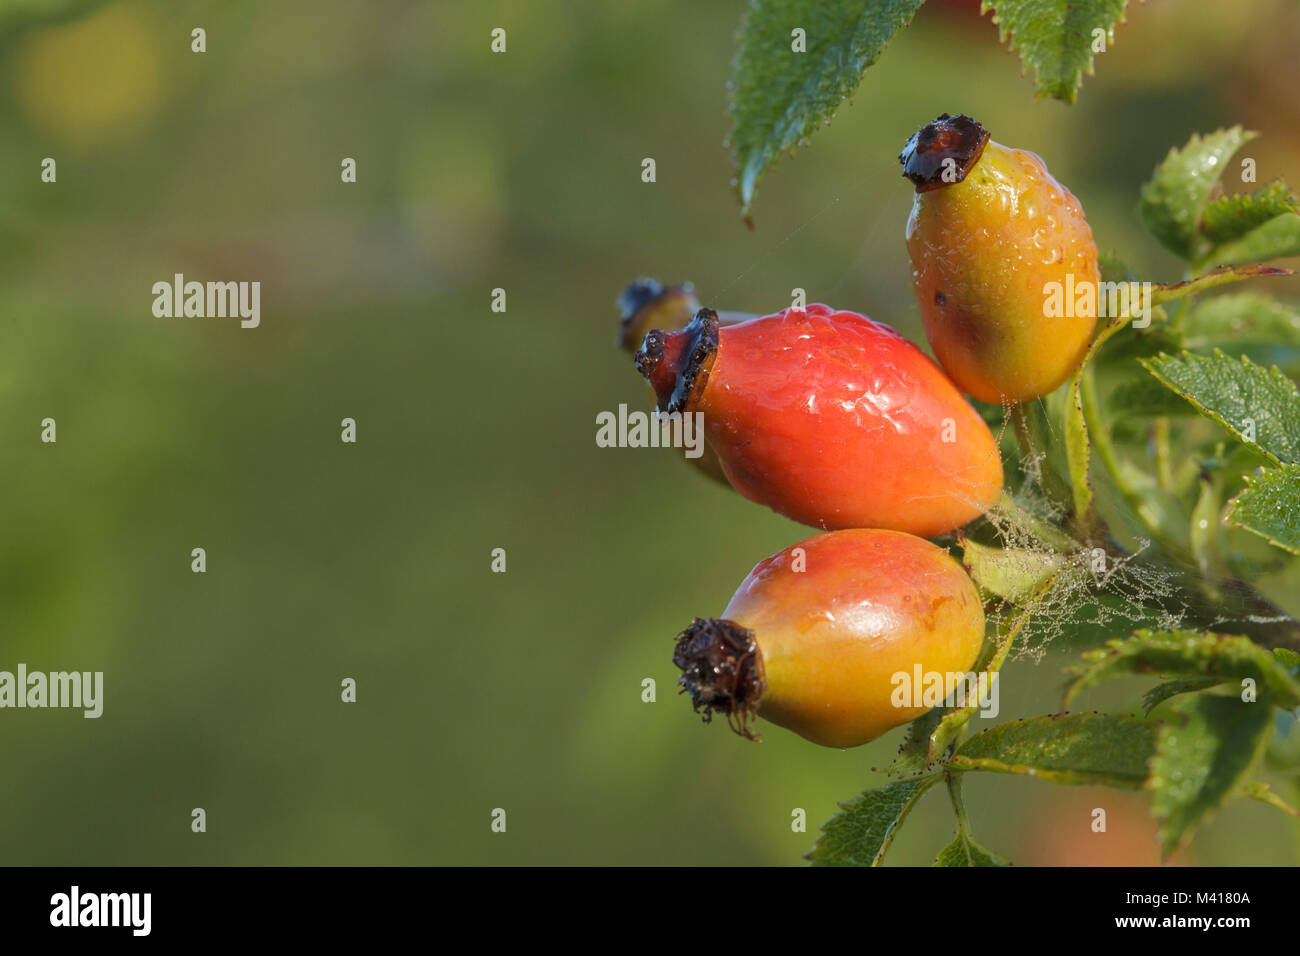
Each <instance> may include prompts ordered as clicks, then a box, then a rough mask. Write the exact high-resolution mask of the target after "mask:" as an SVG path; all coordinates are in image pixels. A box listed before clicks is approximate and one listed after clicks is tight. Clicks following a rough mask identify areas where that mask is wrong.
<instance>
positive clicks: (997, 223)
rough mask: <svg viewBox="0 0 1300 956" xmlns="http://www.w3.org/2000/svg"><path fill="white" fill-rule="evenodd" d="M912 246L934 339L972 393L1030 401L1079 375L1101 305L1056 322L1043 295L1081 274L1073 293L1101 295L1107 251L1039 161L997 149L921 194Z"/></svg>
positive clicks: (910, 224) (942, 360)
mask: <svg viewBox="0 0 1300 956" xmlns="http://www.w3.org/2000/svg"><path fill="white" fill-rule="evenodd" d="M961 119H964V117H962V118H961ZM943 121H944V118H943V117H941V118H940V120H937V121H936V123H940V122H943ZM972 122H973V121H972ZM934 125H935V124H931V126H934ZM976 125H978V124H976ZM980 129H981V131H982V127H981V128H980ZM923 132H924V131H923ZM918 135H919V134H918ZM985 136H987V134H985ZM911 145H912V144H911V143H909V146H911ZM907 155H908V153H907V151H906V150H905V151H904V157H907ZM906 237H907V250H908V253H909V254H910V256H911V259H912V281H913V287H914V289H915V292H916V298H917V304H918V305H919V307H920V311H921V320H922V322H923V324H924V326H925V334H926V337H927V338H928V339H929V341H930V346H931V348H933V349H934V354H935V357H936V358H938V360H939V364H941V365H942V366H943V367H944V370H945V371H947V373H948V374H949V375H950V376H951V377H952V380H953V381H954V382H956V383H957V385H958V386H959V387H960V388H961V389H962V390H963V391H965V392H967V393H968V394H970V395H973V396H974V397H975V398H978V399H980V400H982V401H986V402H1022V401H1026V400H1029V399H1033V398H1038V397H1040V396H1042V395H1046V394H1047V393H1049V392H1051V391H1053V390H1054V389H1056V388H1057V387H1058V386H1060V385H1061V384H1062V383H1063V382H1065V380H1066V379H1067V378H1069V376H1070V375H1071V373H1072V372H1073V371H1074V370H1075V368H1077V367H1078V365H1079V363H1080V361H1082V359H1083V354H1084V352H1085V350H1086V349H1087V347H1088V342H1089V339H1090V338H1091V337H1092V333H1093V328H1094V326H1095V324H1096V315H1097V310H1096V307H1095V296H1094V302H1093V304H1092V305H1091V306H1087V304H1086V303H1085V304H1084V307H1083V308H1079V309H1077V310H1074V309H1071V311H1077V312H1078V313H1079V314H1071V315H1066V316H1063V317H1050V318H1049V317H1047V316H1046V315H1045V314H1044V302H1045V301H1046V299H1047V293H1046V292H1045V291H1044V287H1045V286H1046V285H1047V284H1048V283H1053V282H1057V283H1061V285H1062V287H1064V286H1065V283H1066V281H1067V280H1066V276H1067V275H1070V276H1072V286H1073V288H1075V289H1078V288H1081V287H1082V286H1083V284H1084V283H1093V284H1094V288H1095V283H1097V282H1098V281H1099V279H1100V273H1099V270H1098V266H1097V246H1096V244H1095V243H1094V242H1093V238H1092V230H1091V229H1090V228H1089V226H1088V221H1087V219H1085V218H1084V214H1083V208H1082V207H1081V206H1080V205H1079V201H1078V200H1077V199H1076V198H1075V197H1074V196H1073V195H1072V194H1071V193H1070V191H1069V190H1068V189H1066V188H1065V187H1064V186H1062V185H1061V184H1060V183H1058V182H1057V181H1056V180H1055V179H1054V178H1053V177H1052V175H1051V174H1050V173H1049V172H1048V171H1047V167H1046V165H1045V164H1044V163H1043V161H1042V159H1040V158H1039V157H1038V156H1037V155H1035V154H1034V153H1031V152H1028V151H1026V150H1022V149H1009V148H1007V147H1005V146H1002V145H1000V144H998V143H995V142H993V141H991V140H989V141H987V143H986V145H984V147H983V152H982V155H980V156H979V157H978V158H977V160H976V161H975V162H974V163H973V165H972V166H971V167H970V169H969V171H968V172H966V175H965V178H964V179H962V180H961V181H960V182H955V183H951V184H946V185H941V186H940V185H936V184H934V183H932V184H931V185H930V187H929V188H925V189H923V190H922V191H918V192H917V194H916V197H915V199H914V201H913V203H912V212H911V216H910V217H909V218H908V221H907V233H906ZM1072 305H1073V304H1072Z"/></svg>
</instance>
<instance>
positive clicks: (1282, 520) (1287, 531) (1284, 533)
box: [1223, 465, 1300, 554]
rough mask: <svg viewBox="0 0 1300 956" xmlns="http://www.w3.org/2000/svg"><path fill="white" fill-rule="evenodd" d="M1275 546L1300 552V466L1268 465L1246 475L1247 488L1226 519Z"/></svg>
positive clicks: (1234, 500)
mask: <svg viewBox="0 0 1300 956" xmlns="http://www.w3.org/2000/svg"><path fill="white" fill-rule="evenodd" d="M1223 520H1224V521H1226V522H1227V523H1228V524H1230V525H1235V526H1236V527H1238V528H1241V529H1243V530H1245V531H1249V532H1250V533H1251V534H1256V535H1259V536H1260V537H1261V538H1263V539H1264V540H1265V541H1267V542H1268V543H1269V544H1271V545H1273V546H1274V547H1277V548H1281V549H1282V550H1284V551H1290V552H1291V553H1292V554H1300V465H1283V466H1282V467H1281V468H1268V469H1265V470H1263V471H1261V472H1260V473H1259V474H1257V475H1247V476H1246V487H1245V488H1244V489H1243V490H1242V491H1241V492H1240V493H1239V494H1238V495H1237V496H1236V497H1235V498H1233V499H1232V500H1231V501H1230V502H1228V513H1227V515H1226V516H1225V517H1224V519H1223Z"/></svg>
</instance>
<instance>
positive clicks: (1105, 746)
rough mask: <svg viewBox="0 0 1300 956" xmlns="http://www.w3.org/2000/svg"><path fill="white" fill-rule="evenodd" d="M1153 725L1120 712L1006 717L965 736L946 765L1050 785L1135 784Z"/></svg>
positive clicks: (1143, 776)
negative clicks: (989, 726) (1018, 775)
mask: <svg viewBox="0 0 1300 956" xmlns="http://www.w3.org/2000/svg"><path fill="white" fill-rule="evenodd" d="M1155 733H1156V728H1155V725H1153V724H1150V723H1148V722H1147V721H1145V720H1142V719H1140V718H1138V717H1132V716H1128V715H1126V714H1061V715H1058V716H1049V717H1032V718H1029V719H1028V720H1012V721H1008V722H1007V723H1005V724H998V726H996V727H993V728H990V729H989V730H985V731H983V732H981V733H978V734H976V735H975V736H974V737H971V738H970V739H969V740H967V741H966V742H965V743H964V744H962V745H961V746H960V747H959V748H958V749H957V753H956V754H955V755H954V756H953V758H952V760H951V761H950V762H949V763H948V764H947V766H948V768H949V769H950V770H985V771H991V772H994V773H1014V774H1021V775H1023V776H1026V777H1036V778H1038V779H1040V780H1048V781H1051V782H1052V783H1065V784H1078V785H1104V786H1109V787H1130V788H1137V787H1140V786H1141V785H1142V782H1143V781H1144V780H1145V779H1146V776H1147V761H1148V760H1150V758H1151V754H1152V752H1153V750H1154V747H1155Z"/></svg>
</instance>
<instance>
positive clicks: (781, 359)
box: [620, 113, 1099, 747]
mask: <svg viewBox="0 0 1300 956" xmlns="http://www.w3.org/2000/svg"><path fill="white" fill-rule="evenodd" d="M899 159H900V161H901V162H902V163H903V167H904V172H903V175H904V176H905V177H906V178H908V179H909V180H911V182H912V183H913V184H914V185H915V187H916V196H915V199H914V202H913V206H912V212H911V216H910V217H909V219H908V222H907V232H906V238H907V247H908V252H909V253H910V256H911V260H912V277H913V287H914V290H915V292H916V296H917V302H918V304H919V307H920V312H921V319H922V322H923V325H924V328H925V333H926V337H927V338H928V339H929V342H930V345H931V347H932V348H933V350H934V354H935V356H936V357H937V358H938V364H937V365H936V364H935V362H933V361H931V359H930V358H928V357H927V356H926V355H925V354H924V353H923V352H922V351H921V350H920V349H918V348H917V347H916V346H915V345H913V344H912V343H911V342H909V341H908V340H907V339H905V338H903V337H902V336H901V335H899V334H898V333H897V332H895V331H894V330H893V329H891V328H890V327H888V326H886V325H882V324H880V323H878V322H874V321H872V320H871V319H869V318H867V317H866V316H864V315H859V314H857V313H855V312H843V311H837V310H835V309H832V308H830V307H828V306H825V305H820V304H816V305H808V306H806V307H804V308H789V309H785V310H783V311H781V312H778V313H775V314H772V315H765V316H761V317H754V318H748V319H744V320H740V321H737V320H736V319H735V318H734V317H720V316H719V314H718V313H717V312H715V311H714V310H712V309H707V308H700V304H699V302H698V301H697V300H696V298H695V295H694V292H693V290H692V289H691V287H690V286H689V285H685V286H676V287H670V288H665V287H663V286H662V285H660V284H659V283H658V282H655V281H654V280H646V279H642V280H638V281H636V282H634V283H632V285H630V286H629V287H628V288H627V289H626V290H625V291H624V293H623V295H622V296H621V297H620V307H621V310H622V313H623V326H622V343H623V345H624V347H625V348H627V349H628V350H629V351H630V350H632V349H637V343H640V344H639V349H638V350H637V351H636V366H637V369H638V371H640V372H641V374H642V375H644V376H645V378H646V379H647V380H648V381H649V383H650V385H651V387H652V388H653V389H654V392H655V395H656V397H657V399H658V408H659V410H660V412H663V413H668V414H672V413H681V414H684V415H685V414H693V413H697V412H698V413H702V415H703V422H704V434H705V451H704V454H703V455H702V456H701V457H699V458H697V459H692V461H693V462H694V463H695V464H696V465H697V467H699V468H701V469H702V470H704V471H705V472H707V473H708V474H710V475H712V476H713V477H715V478H718V479H719V480H722V481H725V482H726V483H727V484H729V485H730V486H731V487H732V488H734V489H735V490H736V491H738V492H740V493H741V494H742V495H744V496H745V497H746V498H748V499H750V500H751V501H755V502H758V503H760V504H764V505H767V506H768V507H769V508H771V509H772V510H774V511H776V512H778V513H780V514H782V515H785V516H786V517H788V518H791V519H793V520H795V521H798V522H801V523H803V524H807V525H811V526H813V527H816V528H820V529H822V530H823V532H825V533H822V534H818V535H816V536H814V537H811V538H808V539H807V540H804V541H801V542H799V543H798V544H797V545H793V546H791V547H789V548H786V549H785V550H783V551H780V552H778V553H777V554H774V555H772V556H771V557H769V558H766V559H764V560H763V561H760V562H759V563H758V564H757V565H756V566H755V567H754V569H753V570H752V571H751V572H750V573H749V576H748V577H746V578H745V580H744V581H743V582H741V585H740V587H739V589H738V590H737V591H736V593H735V595H734V596H733V597H732V599H731V601H730V603H729V604H728V605H727V607H726V609H725V610H724V611H723V615H722V617H721V618H709V619H705V618H696V619H695V621H694V623H693V624H691V625H690V627H688V628H686V630H684V631H682V633H681V634H679V635H678V637H677V640H676V647H675V651H674V654H673V662H674V664H676V665H677V667H679V668H680V669H681V671H682V678H681V686H682V689H683V691H684V692H685V693H687V694H689V695H690V698H691V702H692V704H693V705H694V707H695V710H696V711H697V712H703V715H704V719H705V720H706V721H707V720H709V719H710V718H711V717H712V715H713V713H715V712H717V713H721V714H724V715H725V716H726V718H727V720H728V722H729V723H730V724H731V726H732V728H733V729H734V730H736V731H737V732H738V733H741V734H743V735H745V736H747V737H752V736H753V733H752V730H751V726H752V721H753V717H754V716H755V715H758V716H761V717H763V718H764V719H766V720H770V721H771V722H772V723H775V724H778V725H779V726H782V727H786V728H788V729H790V730H793V731H794V732H796V733H798V734H800V735H801V736H803V737H805V738H807V739H808V740H811V741H813V742H815V743H819V744H825V745H827V746H832V747H853V746H857V745H860V744H864V743H867V742H868V741H871V740H874V739H875V738H876V737H879V736H880V735H881V734H882V733H884V732H885V731H887V730H889V729H891V728H893V727H897V726H899V725H901V724H904V723H907V722H908V721H910V720H913V719H915V718H916V717H919V716H920V715H921V714H922V713H924V712H925V710H926V709H927V708H924V707H910V706H901V707H900V706H895V705H894V702H893V696H894V695H892V693H891V692H892V690H893V687H894V683H893V678H894V675H896V674H899V673H906V674H912V673H913V672H914V669H915V668H916V667H920V668H921V670H922V671H923V672H924V673H927V674H929V673H933V672H938V673H941V674H953V673H966V672H969V671H970V669H971V668H972V667H973V666H974V665H975V663H976V659H977V657H978V655H979V652H980V649H981V646H982V644H983V640H984V629H985V620H984V609H983V606H982V603H981V600H980V596H979V594H978V592H977V591H976V588H975V586H974V584H973V583H972V582H971V580H970V578H969V577H968V576H967V575H966V572H965V571H964V570H963V569H962V567H961V565H960V564H958V563H957V561H956V560H954V559H953V558H952V556H950V555H949V554H948V552H947V551H946V550H944V549H943V548H940V547H938V546H936V545H935V544H932V543H931V542H929V541H927V540H925V539H926V538H932V537H935V536H938V535H941V534H945V533H947V532H950V531H953V530H955V529H957V528H959V527H961V526H962V525H964V524H966V523H967V522H969V521H971V520H973V519H974V518H976V517H978V516H979V515H980V514H982V513H983V512H984V511H986V510H988V509H989V508H990V507H991V506H992V505H993V503H994V502H995V501H996V500H997V498H998V497H999V495H1000V494H1001V491H1002V461H1001V458H1000V456H999V452H998V445H997V442H996V441H995V440H994V437H993V435H992V433H991V432H990V431H989V428H988V426H987V425H986V424H985V422H984V420H983V418H981V417H980V415H979V414H978V412H976V410H975V409H974V408H973V407H972V406H971V405H970V404H969V403H968V402H967V401H966V399H965V398H964V397H963V396H962V392H965V393H967V394H969V395H970V396H972V397H974V398H977V399H979V400H981V401H986V402H1000V403H1004V404H1011V403H1016V402H1022V401H1026V400H1030V399H1034V398H1037V397H1039V396H1042V395H1045V394H1047V393H1048V392H1051V391H1052V390H1054V389H1055V388H1057V387H1058V386H1059V385H1061V384H1062V383H1063V382H1064V381H1065V380H1066V379H1067V378H1068V377H1069V376H1070V374H1071V372H1072V371H1073V370H1074V368H1075V367H1076V366H1077V365H1078V364H1079V362H1080V360H1081V359H1082V357H1083V354H1084V352H1085V350H1086V349H1087V347H1088V342H1089V339H1090V338H1091V335H1092V332H1093V327H1094V324H1095V320H1096V316H1095V314H1093V315H1087V314H1080V315H1073V316H1069V317H1065V318H1059V319H1056V318H1054V319H1051V320H1045V319H1044V311H1043V301H1044V296H1043V289H1044V286H1045V284H1046V283H1048V282H1053V281H1056V282H1061V281H1064V279H1065V277H1066V276H1067V275H1069V276H1071V277H1072V279H1073V282H1074V285H1075V286H1076V287H1078V286H1081V285H1082V284H1084V283H1089V282H1090V283H1096V282H1097V281H1098V279H1099V275H1098V266H1097V248H1096V245H1095V244H1094V242H1093V239H1092V232H1091V230H1090V229H1089V227H1088V223H1087V221H1086V220H1085V218H1084V215H1083V210H1082V208H1081V207H1080V205H1079V202H1078V200H1077V199H1075V197H1074V196H1073V195H1071V193H1070V192H1069V190H1067V189H1066V188H1065V187H1064V186H1062V185H1060V184H1059V183H1058V182H1057V181H1056V180H1055V179H1054V178H1053V177H1052V176H1051V175H1050V174H1049V173H1048V171H1047V168H1046V167H1045V166H1044V164H1043V161H1042V160H1041V159H1040V158H1039V157H1038V156H1036V155H1034V154H1033V153H1030V152H1026V151H1024V150H1019V149H1008V148H1007V147H1004V146H1001V145H999V144H998V143H995V142H992V141H991V140H990V139H989V135H988V133H987V132H986V131H985V130H984V128H983V127H982V126H981V125H980V124H979V123H976V122H975V121H974V120H971V119H970V118H968V117H966V116H956V117H953V116H949V115H948V114H946V113H945V114H943V115H942V116H940V117H939V118H938V119H937V120H935V121H934V122H932V123H929V124H928V125H926V126H925V127H923V128H922V129H921V130H919V131H918V132H917V133H916V134H915V135H913V136H912V138H911V139H910V140H908V142H907V144H906V146H905V147H904V149H903V152H902V154H901V155H900V157H899Z"/></svg>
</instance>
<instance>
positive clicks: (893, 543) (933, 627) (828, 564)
mask: <svg viewBox="0 0 1300 956" xmlns="http://www.w3.org/2000/svg"><path fill="white" fill-rule="evenodd" d="M983 641H984V609H983V607H982V605H981V603H980V598H979V595H978V593H977V592H976V590H975V586H974V584H972V583H971V580H970V578H969V577H967V575H966V572H965V571H964V570H962V567H961V565H960V564H958V563H957V562H956V561H955V560H953V558H952V557H951V556H949V554H948V553H947V552H946V551H944V550H943V549H942V548H939V547H936V546H935V545H933V544H931V543H930V542H928V541H926V540H924V539H922V538H917V537H914V536H913V535H910V534H906V533H904V532H900V531H880V530H873V529H852V530H846V531H833V532H829V533H827V534H819V535H817V536H815V537H812V538H808V539H807V540H805V541H801V542H799V543H798V544H796V545H793V546H791V547H789V548H786V549H785V550H784V551H780V552H778V553H777V554H774V555H772V556H771V557H770V558H767V559H765V560H763V561H760V562H759V563H758V564H757V565H756V566H755V567H754V569H753V570H752V571H751V572H750V573H749V576H748V577H746V578H745V580H744V581H743V582H742V583H741V585H740V587H739V588H738V589H737V591H736V593H735V595H734V596H733V597H732V599H731V602H730V603H729V604H728V605H727V607H726V610H725V611H723V614H722V617H721V618H713V619H705V618H696V619H695V622H694V623H693V624H691V626H690V627H688V628H687V629H686V630H685V631H683V632H682V633H681V634H679V635H678V637H677V645H676V648H675V650H674V653H673V663H674V664H676V665H677V667H678V668H680V669H681V671H682V678H681V685H682V688H683V690H684V691H685V692H686V693H688V694H689V695H690V698H691V703H692V704H693V705H694V707H695V710H696V711H697V712H698V711H703V713H704V719H705V720H706V721H707V720H709V719H710V718H711V717H712V715H713V713H714V712H718V713H721V714H723V715H724V716H725V717H726V718H727V720H728V722H729V723H730V724H731V727H732V729H733V730H735V731H736V732H737V733H740V734H742V735H744V736H746V737H752V736H753V733H752V730H751V724H752V719H753V717H754V716H755V715H757V716H760V717H762V718H764V719H765V720H769V721H771V722H772V723H774V724H777V725H779V726H781V727H785V728H787V729H789V730H793V731H794V732H795V733H797V734H799V735H800V736H801V737H805V738H807V739H808V740H811V741H812V742H813V743H818V744H824V745H825V746H827V747H856V746H858V745H859V744H865V743H867V742H868V741H871V740H874V739H876V738H877V737H879V736H880V735H881V734H883V733H884V732H885V731H887V730H889V729H891V728H893V727H898V726H900V725H901V724H905V723H907V722H908V721H911V720H913V719H915V718H917V717H919V716H921V715H922V714H923V713H925V712H926V711H927V710H929V709H930V708H929V707H926V706H922V705H920V704H918V702H917V701H915V700H914V699H912V698H910V697H906V696H905V695H904V696H903V703H902V705H901V706H899V705H898V704H899V703H900V695H899V694H897V693H896V691H897V690H898V688H899V687H900V686H901V678H899V677H897V675H906V678H907V680H909V681H910V680H912V679H913V677H914V675H915V674H916V673H917V668H920V671H921V673H922V674H923V675H924V676H925V679H926V680H929V679H930V675H932V674H941V675H944V677H945V679H946V678H947V677H948V676H949V675H965V674H968V673H969V672H970V670H971V668H972V667H974V666H975V662H976V658H977V657H978V656H979V652H980V647H981V645H982V644H983Z"/></svg>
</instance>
